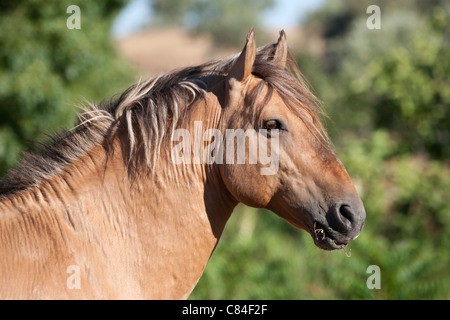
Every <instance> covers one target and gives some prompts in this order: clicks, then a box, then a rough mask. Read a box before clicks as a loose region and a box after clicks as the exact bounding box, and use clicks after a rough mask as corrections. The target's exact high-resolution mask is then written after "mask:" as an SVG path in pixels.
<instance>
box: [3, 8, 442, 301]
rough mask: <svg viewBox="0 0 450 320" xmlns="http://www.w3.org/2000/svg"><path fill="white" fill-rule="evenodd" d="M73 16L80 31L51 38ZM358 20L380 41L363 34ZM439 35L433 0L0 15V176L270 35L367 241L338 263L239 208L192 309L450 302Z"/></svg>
mask: <svg viewBox="0 0 450 320" xmlns="http://www.w3.org/2000/svg"><path fill="white" fill-rule="evenodd" d="M72 4H76V5H78V6H79V7H80V10H81V15H80V17H81V23H80V26H81V29H73V30H70V29H68V28H67V26H66V22H67V19H68V18H69V17H70V16H71V13H67V12H66V10H67V7H68V6H69V5H72ZM373 4H375V5H378V6H379V7H380V9H381V29H379V30H369V29H368V28H367V27H366V21H367V19H368V18H369V16H370V14H367V13H366V10H367V7H368V6H369V5H373ZM449 21H450V2H449V1H444V0H409V1H407V0H399V1H395V2H394V1H389V2H388V1H379V0H371V1H361V0H341V1H333V0H320V1H317V0H308V1H307V0H259V1H258V0H248V1H237V0H131V1H125V0H106V1H87V0H78V1H73V0H70V1H66V0H63V1H57V2H55V1H45V0H27V1H12V0H2V2H1V4H0V176H3V175H4V174H5V172H6V170H7V169H8V168H10V167H12V166H14V164H15V163H16V162H17V161H18V160H19V159H20V156H21V152H22V151H29V150H31V148H32V142H31V141H36V140H43V139H45V135H46V134H48V133H51V132H53V131H58V130H59V128H61V127H62V126H66V127H71V126H73V123H74V120H75V115H76V113H77V112H78V111H79V110H77V109H76V108H75V107H74V106H73V105H74V104H79V103H82V102H83V99H87V100H91V101H97V102H99V101H100V100H102V99H104V98H106V99H108V98H110V97H111V96H112V95H114V94H115V93H120V92H122V91H124V90H125V89H126V88H127V87H128V86H130V85H131V84H133V83H135V82H136V81H137V80H138V79H139V78H141V77H142V78H146V77H151V76H155V75H157V74H158V73H161V72H167V71H169V70H170V69H173V68H175V67H180V66H186V65H190V64H197V63H202V62H206V61H207V60H209V59H212V58H219V57H222V56H225V55H227V54H229V53H236V52H238V51H239V50H240V49H241V48H242V46H243V44H244V40H245V36H246V34H247V32H248V30H249V29H250V27H251V26H255V29H256V34H257V44H258V45H265V44H267V43H271V42H275V41H276V40H277V36H278V32H279V30H281V29H283V28H284V29H285V30H286V32H287V37H288V43H289V46H290V49H291V50H292V51H293V53H294V54H295V57H296V58H297V62H298V64H299V66H300V70H301V71H302V72H303V74H304V76H305V77H306V79H308V81H309V82H310V84H311V86H312V88H313V91H314V92H315V93H316V95H317V96H318V97H319V98H320V99H321V100H322V103H323V106H324V109H325V110H326V112H327V113H328V115H329V119H324V121H325V122H326V126H327V128H328V130H329V133H330V136H331V138H332V141H333V143H334V148H335V151H336V153H337V155H338V156H339V158H340V159H341V160H342V162H343V163H344V165H345V166H346V168H347V170H348V172H349V174H350V176H351V177H352V179H353V181H354V183H355V185H356V186H357V189H358V191H359V193H360V196H361V198H362V199H363V202H364V204H365V208H366V211H367V220H366V225H365V227H364V230H363V232H362V233H361V235H360V237H359V238H358V239H357V240H356V241H354V242H353V243H351V244H350V245H349V248H351V257H350V258H348V257H346V255H345V254H344V252H343V251H341V250H340V251H333V252H326V251H322V250H320V249H318V248H316V247H315V246H314V244H313V241H312V239H311V237H310V235H309V234H307V233H306V232H304V231H300V230H297V229H295V228H294V227H292V226H290V225H289V224H288V223H287V222H285V221H284V220H282V219H281V218H278V217H277V216H276V215H274V214H273V213H270V212H268V211H265V210H257V209H253V208H249V207H246V206H243V205H240V206H238V207H237V208H236V210H235V213H234V214H233V215H232V217H231V219H230V221H229V223H228V224H227V227H226V229H225V232H224V234H223V237H222V239H221V241H220V243H219V246H218V248H217V249H216V251H215V252H214V254H213V255H212V257H211V260H210V263H209V264H208V266H207V268H206V270H205V273H204V275H203V277H202V278H201V280H200V282H199V283H198V286H197V287H196V288H195V290H194V291H193V293H192V296H191V299H449V298H450V290H449V289H450V286H449V283H450V281H449V280H450V263H449V262H450V261H449V249H450V238H449V225H450V224H449V222H450V201H449V199H450V161H449V156H450V50H449V49H450V27H449V26H450V24H449ZM370 265H377V266H379V267H380V270H381V289H372V290H370V289H369V288H368V287H367V285H366V281H367V279H368V277H369V276H371V275H372V274H371V273H367V268H368V267H369V266H370Z"/></svg>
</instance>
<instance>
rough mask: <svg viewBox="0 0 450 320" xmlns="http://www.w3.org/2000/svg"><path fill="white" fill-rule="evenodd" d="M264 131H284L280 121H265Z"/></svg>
mask: <svg viewBox="0 0 450 320" xmlns="http://www.w3.org/2000/svg"><path fill="white" fill-rule="evenodd" d="M264 129H267V130H275V129H279V130H280V129H282V128H281V123H280V121H278V120H267V121H264Z"/></svg>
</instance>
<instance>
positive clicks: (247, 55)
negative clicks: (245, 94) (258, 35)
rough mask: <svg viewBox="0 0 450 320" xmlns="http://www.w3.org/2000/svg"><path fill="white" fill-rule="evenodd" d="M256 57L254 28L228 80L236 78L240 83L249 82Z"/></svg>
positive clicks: (248, 35)
mask: <svg viewBox="0 0 450 320" xmlns="http://www.w3.org/2000/svg"><path fill="white" fill-rule="evenodd" d="M255 56H256V47H255V29H254V27H252V28H251V29H250V31H249V33H248V34H247V42H246V44H245V46H244V49H243V50H242V52H241V54H240V56H239V58H237V60H236V62H235V63H234V65H233V67H232V68H231V70H230V73H229V74H228V79H231V78H234V79H236V80H237V81H239V82H244V81H245V80H247V78H248V77H249V76H250V75H251V74H252V69H253V64H254V63H255Z"/></svg>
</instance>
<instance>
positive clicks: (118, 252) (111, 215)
mask: <svg viewBox="0 0 450 320" xmlns="http://www.w3.org/2000/svg"><path fill="white" fill-rule="evenodd" d="M116 149H117V150H119V149H120V148H119V147H117V148H116ZM123 159H124V158H123V156H122V153H121V152H120V151H115V152H114V153H113V154H112V156H109V157H107V153H106V152H105V150H104V149H103V148H102V147H100V146H99V147H96V148H94V149H93V150H91V151H90V152H89V153H88V154H86V155H85V156H83V157H81V158H80V159H79V160H77V161H75V162H74V163H72V164H71V165H70V166H69V167H67V168H66V169H65V170H64V171H63V172H62V173H60V174H59V175H58V176H55V177H53V178H51V179H49V180H47V181H43V182H42V183H41V184H40V186H39V187H35V188H32V189H30V190H26V191H22V192H20V193H19V194H16V195H11V196H9V197H8V198H6V199H3V200H2V201H1V202H0V211H1V213H2V216H1V218H0V238H1V239H8V241H2V242H1V243H0V255H1V256H2V259H3V266H4V267H6V268H11V266H12V265H13V264H14V265H16V264H17V261H18V260H17V259H19V260H20V259H22V258H23V260H26V259H27V258H26V254H25V253H23V254H17V252H15V251H14V250H15V248H17V247H22V251H23V250H25V251H26V252H28V253H27V254H30V253H33V254H34V255H35V259H34V260H33V261H31V262H30V261H28V262H27V263H24V264H22V267H21V268H23V269H24V274H30V275H31V274H33V272H35V273H37V272H39V274H40V276H39V279H41V280H42V282H43V283H42V286H43V287H48V286H49V285H50V284H49V283H50V282H54V281H58V283H53V285H54V287H55V288H63V291H62V292H61V291H58V290H60V289H58V290H56V291H51V292H50V293H48V294H49V297H52V295H53V294H56V296H53V297H58V296H60V295H63V296H64V297H99V296H100V297H113V298H117V297H145V298H185V297H187V296H188V295H189V293H190V292H191V291H192V289H193V288H194V286H195V284H196V283H197V281H198V279H199V278H200V276H201V274H202V272H203V270H204V268H205V266H206V264H207V262H208V260H209V257H210V256H211V254H212V252H213V250H214V248H215V246H216V244H217V241H218V239H219V237H220V235H221V233H222V231H223V228H224V226H225V223H226V221H227V219H228V217H229V216H230V214H231V211H232V209H233V207H234V205H235V204H236V203H234V202H233V201H232V200H230V199H228V198H225V197H224V196H223V188H224V186H223V185H222V184H221V182H220V179H219V178H218V173H217V172H216V171H217V170H215V169H214V170H207V171H208V174H207V178H206V179H200V180H198V179H192V177H193V176H192V175H188V176H180V177H179V178H178V179H177V181H167V180H166V179H165V178H164V176H165V175H164V174H162V172H164V170H166V169H167V168H164V166H163V165H161V166H158V170H157V171H155V172H154V174H152V175H150V176H145V175H144V176H142V177H138V178H136V179H130V178H129V175H128V172H127V168H126V167H125V166H124V163H123ZM105 164H106V166H105ZM203 171H204V170H203ZM184 179H187V180H184ZM1 264H2V263H0V269H1ZM8 264H9V266H8ZM70 265H75V266H80V268H81V270H89V277H90V278H91V279H90V280H88V279H87V278H85V279H84V280H83V277H84V276H85V277H87V275H83V274H81V277H82V282H83V283H86V287H85V288H84V290H81V291H70V292H68V291H67V290H66V289H65V288H64V287H65V286H64V281H66V279H67V274H66V269H67V268H68V267H69V266H70ZM49 267H51V269H48V268H49ZM55 268H56V269H57V270H58V271H56V272H57V273H59V274H61V275H62V277H61V278H60V279H58V278H55V277H54V273H55ZM59 269H60V270H59ZM38 270H40V271H38ZM42 270H46V272H43V271H42ZM46 274H47V277H46V276H45V275H46ZM4 275H5V273H4ZM5 277H6V276H5ZM17 277H19V275H17V274H14V273H10V274H9V275H8V278H9V279H6V278H3V281H6V282H2V280H1V279H0V283H1V284H2V285H3V287H4V288H7V284H10V283H14V282H11V281H10V279H15V280H17V282H20V281H21V282H23V279H19V278H17ZM30 278H32V277H30ZM92 279H95V281H92ZM105 279H114V280H113V281H112V282H111V281H110V280H105ZM84 281H85V282H84ZM102 281H107V284H104V283H103V282H102ZM61 282H62V283H61ZM91 283H95V285H93V286H92V287H89V286H90V284H91ZM5 290H6V289H5ZM16 290H18V296H19V297H20V296H23V295H21V291H20V290H21V289H20V288H19V287H17V288H16ZM105 290H106V291H105ZM56 292H58V293H56ZM0 296H2V292H1V290H0Z"/></svg>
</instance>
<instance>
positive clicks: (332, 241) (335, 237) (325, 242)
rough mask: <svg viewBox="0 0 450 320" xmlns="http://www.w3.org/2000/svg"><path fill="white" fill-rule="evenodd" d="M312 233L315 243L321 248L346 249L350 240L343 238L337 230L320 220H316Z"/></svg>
mask: <svg viewBox="0 0 450 320" xmlns="http://www.w3.org/2000/svg"><path fill="white" fill-rule="evenodd" d="M310 234H311V236H312V238H313V240H314V244H315V245H316V246H317V247H319V248H320V249H324V250H336V249H344V248H345V247H346V246H347V244H348V243H349V242H350V241H346V239H345V240H344V239H340V238H342V237H341V236H340V235H339V234H338V233H337V232H336V231H334V230H332V229H330V228H328V227H326V226H324V225H323V224H321V223H320V222H318V221H314V224H313V227H312V229H311V231H310Z"/></svg>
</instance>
